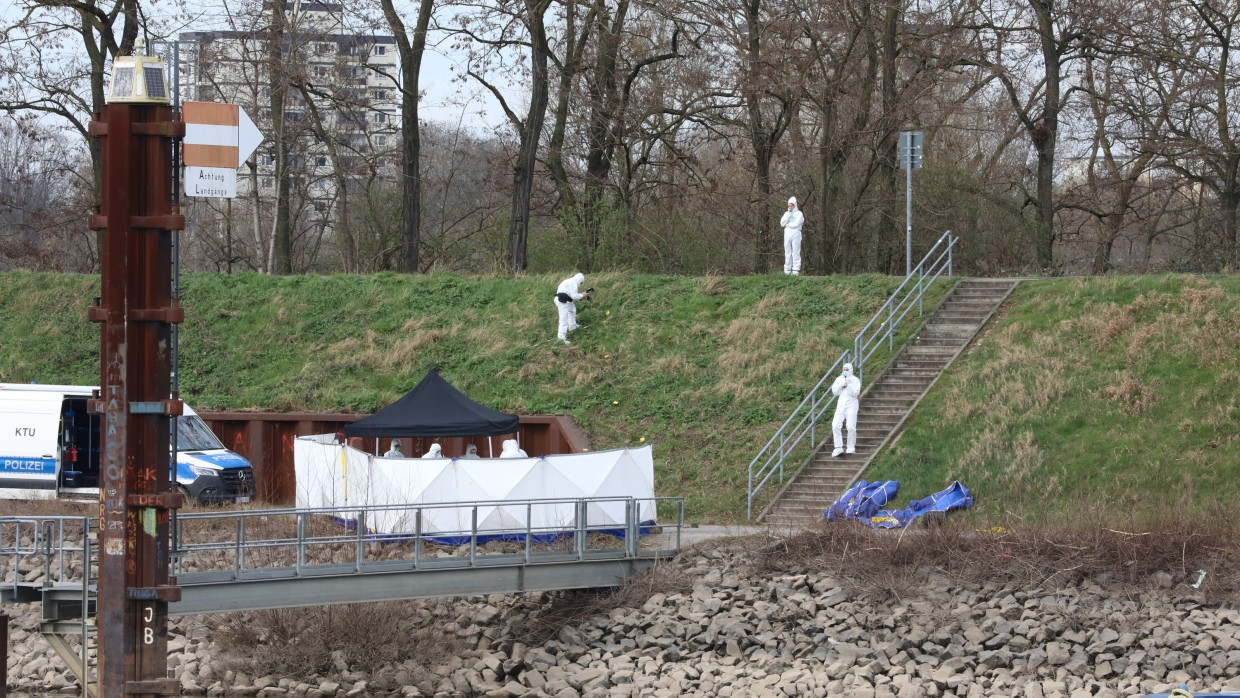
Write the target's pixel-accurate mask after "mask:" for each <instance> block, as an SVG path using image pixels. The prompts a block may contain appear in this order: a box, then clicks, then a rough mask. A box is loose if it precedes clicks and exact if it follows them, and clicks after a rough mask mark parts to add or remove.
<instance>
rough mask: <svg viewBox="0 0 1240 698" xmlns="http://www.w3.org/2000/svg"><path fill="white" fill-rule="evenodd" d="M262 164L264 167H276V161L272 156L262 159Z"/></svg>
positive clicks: (265, 156)
mask: <svg viewBox="0 0 1240 698" xmlns="http://www.w3.org/2000/svg"><path fill="white" fill-rule="evenodd" d="M262 162H263V164H264V165H274V164H276V159H275V158H273V157H271V156H270V155H264V156H263V157H262Z"/></svg>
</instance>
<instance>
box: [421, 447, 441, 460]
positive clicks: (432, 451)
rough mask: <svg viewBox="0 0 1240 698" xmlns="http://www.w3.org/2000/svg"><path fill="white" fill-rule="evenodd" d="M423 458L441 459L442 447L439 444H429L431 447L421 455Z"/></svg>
mask: <svg viewBox="0 0 1240 698" xmlns="http://www.w3.org/2000/svg"><path fill="white" fill-rule="evenodd" d="M422 457H423V458H443V446H440V445H439V444H431V447H430V448H429V449H427V450H426V453H423V454H422Z"/></svg>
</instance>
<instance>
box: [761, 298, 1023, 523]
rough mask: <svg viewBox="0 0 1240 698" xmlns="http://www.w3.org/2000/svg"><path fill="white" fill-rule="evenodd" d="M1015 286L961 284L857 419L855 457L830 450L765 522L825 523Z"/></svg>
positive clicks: (874, 388) (874, 389) (820, 455)
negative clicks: (825, 515) (833, 506)
mask: <svg viewBox="0 0 1240 698" xmlns="http://www.w3.org/2000/svg"><path fill="white" fill-rule="evenodd" d="M1015 285H1016V282H1015V281H1012V280H1007V279H999V280H989V279H972V280H967V281H961V282H960V283H958V284H957V285H956V287H955V289H954V290H953V292H952V294H951V295H950V296H948V297H947V298H946V299H945V300H944V302H943V303H942V304H941V305H940V306H939V308H938V309H937V310H936V311H935V312H934V313H933V315H931V316H930V317H928V318H926V321H925V325H924V326H923V327H922V328H921V330H920V331H919V332H918V333H917V335H916V336H915V337H913V339H912V341H911V342H910V344H909V345H908V346H906V347H905V349H904V351H903V352H902V353H901V354H900V356H899V358H898V359H897V360H896V361H895V362H893V363H892V365H891V366H890V367H889V368H888V369H887V372H886V373H883V374H882V376H881V378H880V379H879V380H878V381H876V382H875V383H873V384H872V385H871V386H870V388H869V392H868V393H866V397H865V398H864V399H863V401H862V410H861V411H860V412H859V414H858V424H857V450H858V453H856V454H853V455H843V456H841V457H837V458H832V457H831V451H832V450H833V445H832V444H831V443H830V436H829V432H828V431H827V430H829V429H830V426H829V424H830V422H829V421H828V422H827V423H826V424H824V425H822V427H820V429H822V430H823V432H827V433H828V438H827V441H828V443H827V445H826V446H825V447H824V448H823V449H822V450H821V451H818V452H817V453H815V454H814V456H813V457H812V458H811V459H810V460H809V461H808V463H807V464H806V467H805V468H804V469H803V470H802V471H801V472H800V473H798V474H797V476H796V478H795V479H794V480H793V481H792V482H791V483H790V485H789V486H788V488H787V490H786V491H785V492H784V494H783V496H782V497H780V499H779V500H778V501H776V502H774V503H773V504H772V506H771V509H770V512H769V513H768V514H767V515H766V516H765V517H764V519H763V522H764V523H766V524H767V525H771V526H787V527H809V526H812V525H814V524H817V523H820V522H823V521H824V519H823V515H822V514H823V510H824V509H826V508H827V507H829V506H830V505H831V504H832V503H833V502H835V501H836V500H838V499H839V497H840V496H841V495H842V494H843V493H844V492H845V491H846V490H847V488H848V486H849V485H851V484H852V482H853V481H854V480H855V478H856V477H857V474H858V473H859V472H860V469H861V468H863V467H864V466H865V465H866V464H867V463H868V462H869V460H870V458H871V457H872V455H873V453H874V452H875V451H876V449H877V447H878V445H879V444H881V443H883V442H884V441H885V440H886V439H887V438H889V437H890V435H891V434H892V432H893V431H894V430H895V428H896V426H897V425H898V424H901V423H902V421H903V420H904V419H905V417H906V416H907V415H908V413H909V409H910V408H911V406H912V404H913V402H914V401H915V400H916V399H918V398H920V397H921V395H923V394H924V393H925V391H926V390H927V388H928V387H929V385H930V384H931V383H933V382H934V381H935V379H936V378H937V377H938V376H939V374H940V373H941V372H942V370H943V368H944V367H945V366H946V365H947V363H948V362H949V361H951V360H952V359H953V358H954V357H955V356H956V355H957V354H958V353H959V352H960V350H961V349H962V348H963V347H964V346H965V345H966V344H967V343H968V342H969V341H971V340H972V338H973V337H974V336H975V335H976V334H977V332H978V330H979V329H981V324H982V322H983V321H985V320H986V319H987V317H988V316H989V315H990V314H991V313H992V312H994V311H995V309H996V308H998V307H999V304H1000V303H1001V302H1002V300H1003V299H1004V298H1005V297H1006V296H1007V294H1008V293H1010V292H1011V290H1012V288H1014V287H1015Z"/></svg>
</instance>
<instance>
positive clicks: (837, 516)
mask: <svg viewBox="0 0 1240 698" xmlns="http://www.w3.org/2000/svg"><path fill="white" fill-rule="evenodd" d="M899 489H900V483H898V482H896V481H895V480H885V481H883V482H866V481H865V480H860V481H858V482H857V484H855V485H853V486H852V487H850V488H849V489H848V491H847V492H845V493H844V494H843V496H841V497H840V498H839V500H837V501H836V502H835V504H832V505H831V507H830V508H829V509H827V510H826V511H825V512H823V516H825V517H827V521H841V520H843V519H868V518H870V517H871V516H875V515H877V514H878V510H879V509H881V508H882V506H883V505H884V504H886V503H887V502H889V501H891V498H892V497H895V496H896V492H897V491H898V490H899Z"/></svg>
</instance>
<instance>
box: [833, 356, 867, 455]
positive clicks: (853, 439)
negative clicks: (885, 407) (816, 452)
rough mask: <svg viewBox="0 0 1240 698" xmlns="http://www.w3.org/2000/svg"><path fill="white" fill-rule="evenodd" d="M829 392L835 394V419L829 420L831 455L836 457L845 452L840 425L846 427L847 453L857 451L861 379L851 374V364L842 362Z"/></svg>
mask: <svg viewBox="0 0 1240 698" xmlns="http://www.w3.org/2000/svg"><path fill="white" fill-rule="evenodd" d="M831 394H833V395H835V396H837V399H836V401H835V419H832V420H831V436H832V437H834V439H835V450H834V451H832V452H831V457H832V458H838V457H839V456H840V454H842V453H845V451H844V439H843V438H841V437H842V436H843V435H842V434H841V433H840V427H841V426H847V427H848V451H847V453H850V454H851V453H856V452H857V411H858V410H859V409H860V408H861V401H860V397H861V379H860V378H858V377H856V376H854V375H853V365H852V364H844V370H843V372H841V373H840V376H839V378H836V379H835V382H834V383H832V384H831Z"/></svg>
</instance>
